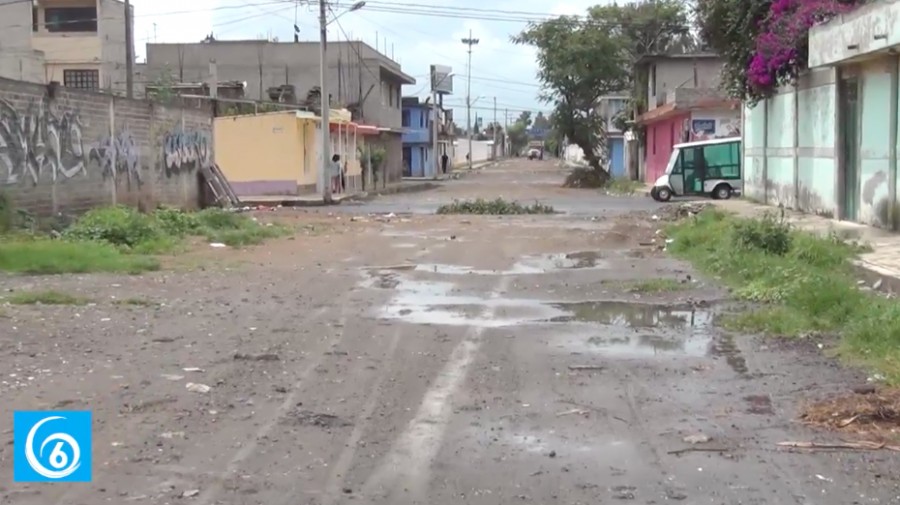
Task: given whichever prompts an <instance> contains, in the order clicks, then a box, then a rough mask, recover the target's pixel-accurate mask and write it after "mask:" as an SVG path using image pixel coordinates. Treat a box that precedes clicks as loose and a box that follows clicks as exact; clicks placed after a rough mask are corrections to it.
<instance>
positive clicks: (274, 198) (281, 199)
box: [240, 179, 440, 207]
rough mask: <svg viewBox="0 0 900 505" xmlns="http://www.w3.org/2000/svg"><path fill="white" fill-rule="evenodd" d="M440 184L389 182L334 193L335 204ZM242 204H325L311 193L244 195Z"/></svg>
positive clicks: (286, 205)
mask: <svg viewBox="0 0 900 505" xmlns="http://www.w3.org/2000/svg"><path fill="white" fill-rule="evenodd" d="M438 186H440V182H439V181H434V180H433V179H428V180H414V181H406V180H404V181H401V182H395V183H392V184H389V185H388V186H387V187H384V188H377V189H374V190H372V191H371V192H369V191H361V192H358V193H348V194H338V195H332V200H333V202H334V203H333V204H332V205H339V204H341V203H342V202H345V201H348V202H349V201H359V200H367V199H370V198H374V197H376V196H381V195H393V194H397V193H413V192H416V191H426V190H429V189H434V188H436V187H438ZM240 198H241V205H242V206H245V207H277V206H282V207H321V206H324V205H325V201H324V200H323V198H322V195H320V194H317V193H310V194H306V195H261V196H242V197H240Z"/></svg>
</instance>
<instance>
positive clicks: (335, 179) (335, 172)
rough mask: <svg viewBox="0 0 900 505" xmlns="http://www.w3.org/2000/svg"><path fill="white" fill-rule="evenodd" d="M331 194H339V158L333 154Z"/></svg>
mask: <svg viewBox="0 0 900 505" xmlns="http://www.w3.org/2000/svg"><path fill="white" fill-rule="evenodd" d="M330 175H331V192H332V193H340V192H341V156H340V155H339V154H335V155H334V156H332V157H331V174H330Z"/></svg>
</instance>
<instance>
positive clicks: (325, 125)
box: [319, 0, 331, 204]
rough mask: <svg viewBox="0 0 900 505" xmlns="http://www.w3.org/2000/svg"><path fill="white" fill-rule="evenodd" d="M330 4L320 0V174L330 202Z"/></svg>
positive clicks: (324, 193) (324, 190) (323, 193)
mask: <svg viewBox="0 0 900 505" xmlns="http://www.w3.org/2000/svg"><path fill="white" fill-rule="evenodd" d="M327 10H328V6H327V4H326V1H325V0H319V102H320V103H321V105H320V108H321V109H322V112H321V116H322V146H321V149H320V151H322V166H321V167H319V176H320V177H321V179H322V200H323V201H324V202H325V203H326V204H328V203H331V178H330V177H329V175H330V174H329V169H328V167H329V163H330V162H331V152H330V151H331V149H330V148H331V134H330V128H331V120H330V118H329V117H328V114H329V112H331V110H330V109H331V100H329V99H328V86H327V82H326V75H325V74H326V71H327V69H328V60H326V59H325V57H326V55H327V51H326V49H325V44H326V43H328V31H327V30H326V28H327V25H328V20H327V19H326V17H325V13H326V12H327Z"/></svg>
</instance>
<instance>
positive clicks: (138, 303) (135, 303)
mask: <svg viewBox="0 0 900 505" xmlns="http://www.w3.org/2000/svg"><path fill="white" fill-rule="evenodd" d="M113 303H114V304H115V305H129V306H132V307H156V306H157V305H159V304H158V303H156V302H154V301H153V300H147V299H144V298H125V299H123V300H116V301H114V302H113Z"/></svg>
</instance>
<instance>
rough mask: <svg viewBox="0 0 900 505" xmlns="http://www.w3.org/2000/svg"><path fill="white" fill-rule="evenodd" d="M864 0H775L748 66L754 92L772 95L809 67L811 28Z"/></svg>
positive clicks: (758, 94) (749, 83) (748, 81)
mask: <svg viewBox="0 0 900 505" xmlns="http://www.w3.org/2000/svg"><path fill="white" fill-rule="evenodd" d="M863 1H864V0H774V1H773V2H772V4H771V6H770V7H769V13H768V15H767V16H766V17H765V18H764V19H763V20H762V21H761V22H760V24H759V33H758V35H757V37H756V48H755V51H754V52H753V54H752V57H751V59H750V63H749V65H748V66H747V84H748V85H749V86H748V87H749V88H750V91H751V92H752V94H753V95H756V96H759V97H768V96H772V95H773V94H774V93H775V91H776V90H777V89H778V86H781V85H784V84H790V83H793V82H794V81H795V80H796V78H797V75H798V73H799V72H800V71H801V70H803V69H804V68H806V63H807V57H808V53H809V39H808V38H807V37H808V35H809V30H810V28H812V27H813V26H814V25H817V24H819V23H824V22H826V21H828V20H830V19H832V18H833V17H835V16H837V15H839V14H843V13H844V12H847V11H850V10H852V9H853V8H855V7H856V6H857V5H859V4H861V3H863Z"/></svg>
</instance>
